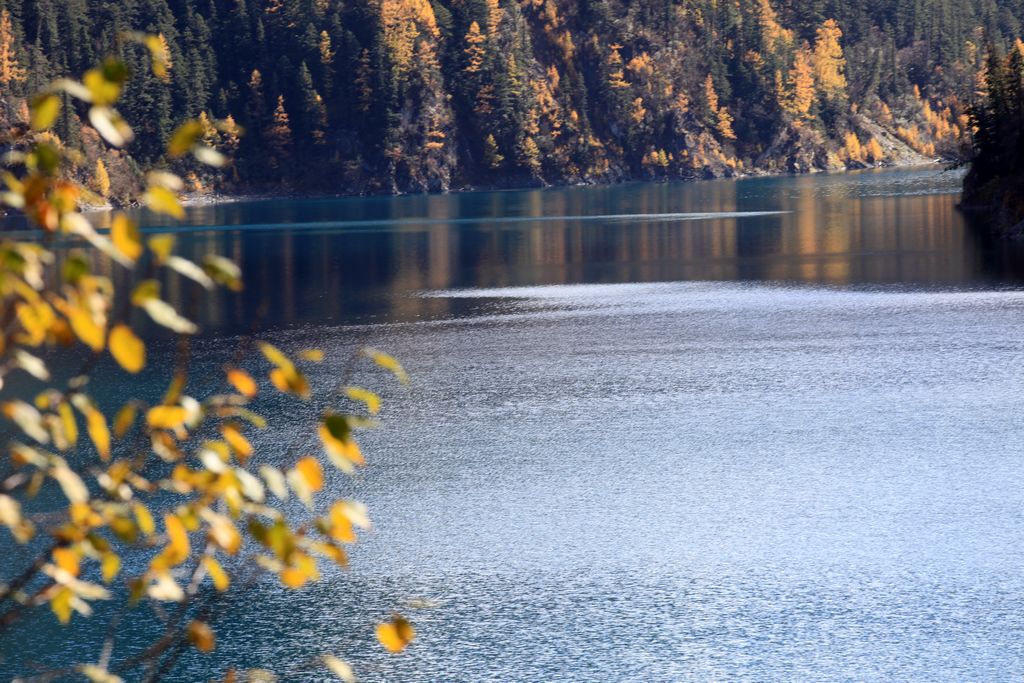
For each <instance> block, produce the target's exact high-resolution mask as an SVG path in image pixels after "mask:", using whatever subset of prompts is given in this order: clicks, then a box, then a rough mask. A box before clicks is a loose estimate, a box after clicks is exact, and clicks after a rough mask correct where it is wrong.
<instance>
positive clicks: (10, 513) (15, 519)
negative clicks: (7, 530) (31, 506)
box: [0, 493, 21, 527]
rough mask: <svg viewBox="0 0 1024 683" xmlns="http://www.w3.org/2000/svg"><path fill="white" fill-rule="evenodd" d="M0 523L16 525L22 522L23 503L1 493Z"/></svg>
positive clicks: (9, 525) (10, 525)
mask: <svg viewBox="0 0 1024 683" xmlns="http://www.w3.org/2000/svg"><path fill="white" fill-rule="evenodd" d="M0 524H3V525H4V526H8V527H16V526H18V525H19V524H21V503H19V502H18V501H17V500H15V499H14V498H11V497H10V496H8V495H5V494H2V493H0Z"/></svg>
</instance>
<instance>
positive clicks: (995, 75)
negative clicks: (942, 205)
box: [963, 43, 1024, 237]
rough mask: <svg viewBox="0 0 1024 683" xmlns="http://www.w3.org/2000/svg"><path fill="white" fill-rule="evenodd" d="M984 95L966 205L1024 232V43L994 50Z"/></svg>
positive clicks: (975, 119) (976, 115)
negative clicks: (1001, 53)
mask: <svg viewBox="0 0 1024 683" xmlns="http://www.w3.org/2000/svg"><path fill="white" fill-rule="evenodd" d="M984 95H985V96H984V97H982V98H979V101H978V102H977V103H976V104H975V105H974V106H972V107H971V109H970V116H971V122H970V125H971V128H972V130H973V132H974V136H973V137H974V155H973V158H972V160H971V161H972V163H971V170H970V172H969V173H968V174H967V177H966V178H964V193H963V202H964V206H965V207H967V208H969V209H975V210H981V211H984V212H986V213H988V214H989V217H990V219H991V220H990V221H989V223H990V226H991V227H992V228H994V229H995V230H996V231H997V232H1003V233H1006V234H1008V235H1012V236H1015V237H1020V236H1021V235H1024V222H1022V221H1024V43H1018V44H1017V49H1016V50H1011V51H1010V53H1009V54H1007V55H1006V56H1005V57H1002V58H1000V56H999V55H996V54H991V55H989V62H988V67H987V69H986V88H985V93H984Z"/></svg>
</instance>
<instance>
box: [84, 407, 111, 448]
mask: <svg viewBox="0 0 1024 683" xmlns="http://www.w3.org/2000/svg"><path fill="white" fill-rule="evenodd" d="M85 423H86V425H85V426H86V429H87V430H88V432H89V438H90V439H92V442H93V444H94V445H95V446H96V452H97V453H99V454H100V458H101V459H102V460H104V461H106V460H109V459H110V428H109V427H107V418H105V417H104V416H103V413H101V412H100V411H98V410H96V409H95V408H91V409H90V410H88V411H86V413H85Z"/></svg>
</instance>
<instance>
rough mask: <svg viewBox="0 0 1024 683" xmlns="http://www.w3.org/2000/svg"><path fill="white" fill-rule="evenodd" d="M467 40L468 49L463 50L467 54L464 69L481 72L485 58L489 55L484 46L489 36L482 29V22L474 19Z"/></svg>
mask: <svg viewBox="0 0 1024 683" xmlns="http://www.w3.org/2000/svg"><path fill="white" fill-rule="evenodd" d="M465 40H466V49H465V50H463V52H464V53H465V55H466V66H465V68H464V71H465V72H466V73H467V74H477V73H480V70H481V69H483V66H484V58H485V57H486V56H487V53H486V52H485V51H484V47H483V44H484V43H485V42H486V41H487V36H485V35H484V34H483V32H482V31H481V30H480V24H478V23H476V22H475V21H474V22H472V23H471V24H470V25H469V32H467V33H466V38H465Z"/></svg>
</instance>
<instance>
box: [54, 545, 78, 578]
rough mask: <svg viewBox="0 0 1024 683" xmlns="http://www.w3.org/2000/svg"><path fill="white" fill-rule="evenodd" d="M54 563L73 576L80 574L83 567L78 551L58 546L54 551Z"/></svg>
mask: <svg viewBox="0 0 1024 683" xmlns="http://www.w3.org/2000/svg"><path fill="white" fill-rule="evenodd" d="M53 563H54V564H55V565H57V566H58V567H60V568H61V569H63V570H64V571H66V572H67V573H68V574H71V576H78V572H79V570H80V569H81V566H80V564H79V557H78V553H77V552H75V551H74V550H71V549H70V548H56V549H55V550H54V551H53Z"/></svg>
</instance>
